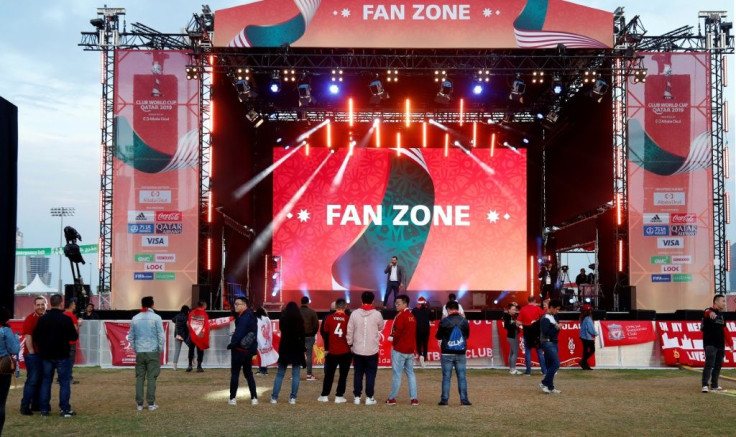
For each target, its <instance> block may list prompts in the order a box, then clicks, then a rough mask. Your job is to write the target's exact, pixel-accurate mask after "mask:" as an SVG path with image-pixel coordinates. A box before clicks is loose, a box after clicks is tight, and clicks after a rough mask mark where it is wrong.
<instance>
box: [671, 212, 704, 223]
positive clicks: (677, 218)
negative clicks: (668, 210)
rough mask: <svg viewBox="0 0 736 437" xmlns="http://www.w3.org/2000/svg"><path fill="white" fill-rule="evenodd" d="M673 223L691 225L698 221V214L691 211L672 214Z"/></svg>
mask: <svg viewBox="0 0 736 437" xmlns="http://www.w3.org/2000/svg"><path fill="white" fill-rule="evenodd" d="M671 220H672V224H673V225H691V224H694V223H697V222H698V216H697V215H695V214H692V213H686V214H672V218H671Z"/></svg>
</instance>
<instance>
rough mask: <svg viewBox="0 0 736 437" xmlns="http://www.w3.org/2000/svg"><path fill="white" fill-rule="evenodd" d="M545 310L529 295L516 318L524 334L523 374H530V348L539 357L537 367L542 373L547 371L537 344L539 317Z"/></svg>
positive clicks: (542, 354)
mask: <svg viewBox="0 0 736 437" xmlns="http://www.w3.org/2000/svg"><path fill="white" fill-rule="evenodd" d="M544 313H545V311H544V309H542V308H541V307H540V306H539V305H537V300H536V298H535V297H534V295H530V296H529V299H528V303H527V305H525V306H524V307H522V308H521V310H520V311H519V316H518V317H517V320H518V321H519V322H521V325H522V329H523V331H522V332H523V334H524V358H525V363H526V372H525V373H524V375H527V376H528V375H531V374H532V349H536V350H537V357H538V358H539V367H541V369H542V373H546V372H547V365H546V364H545V362H544V352H543V351H542V348H541V346H540V344H539V319H540V317H542V316H543V315H544Z"/></svg>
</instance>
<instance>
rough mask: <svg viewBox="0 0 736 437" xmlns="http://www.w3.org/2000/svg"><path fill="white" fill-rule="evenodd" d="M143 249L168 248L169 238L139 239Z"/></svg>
mask: <svg viewBox="0 0 736 437" xmlns="http://www.w3.org/2000/svg"><path fill="white" fill-rule="evenodd" d="M141 244H142V245H143V247H168V246H169V237H168V236H162V237H141Z"/></svg>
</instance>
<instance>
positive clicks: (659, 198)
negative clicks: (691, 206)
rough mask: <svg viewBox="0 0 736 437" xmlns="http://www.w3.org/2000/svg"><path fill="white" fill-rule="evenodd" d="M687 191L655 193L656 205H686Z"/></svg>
mask: <svg viewBox="0 0 736 437" xmlns="http://www.w3.org/2000/svg"><path fill="white" fill-rule="evenodd" d="M684 205H685V193H683V192H671V191H670V192H666V193H654V206H684Z"/></svg>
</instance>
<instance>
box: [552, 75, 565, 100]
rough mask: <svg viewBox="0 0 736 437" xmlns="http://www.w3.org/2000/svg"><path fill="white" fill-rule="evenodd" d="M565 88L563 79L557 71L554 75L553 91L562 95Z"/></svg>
mask: <svg viewBox="0 0 736 437" xmlns="http://www.w3.org/2000/svg"><path fill="white" fill-rule="evenodd" d="M564 90H565V87H564V86H563V85H562V79H561V78H560V75H559V74H557V73H555V74H554V75H552V92H553V93H554V94H556V95H560V94H562V91H564Z"/></svg>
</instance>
